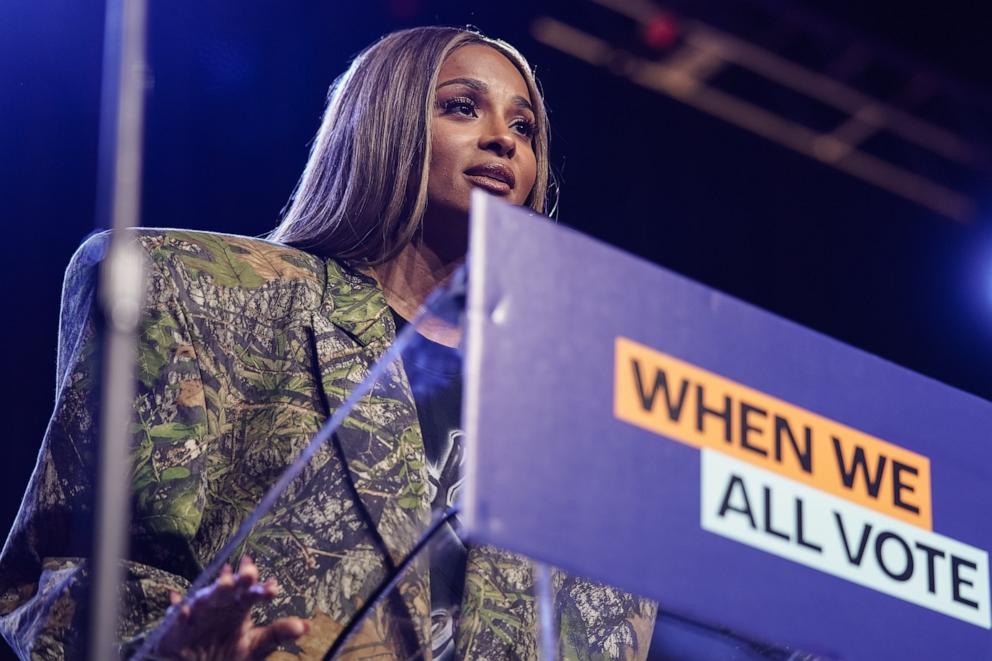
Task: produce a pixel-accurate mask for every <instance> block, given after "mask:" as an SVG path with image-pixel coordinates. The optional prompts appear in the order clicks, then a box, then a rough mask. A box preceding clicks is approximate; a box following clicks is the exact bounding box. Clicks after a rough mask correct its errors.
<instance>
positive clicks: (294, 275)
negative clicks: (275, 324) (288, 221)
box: [132, 228, 325, 289]
mask: <svg viewBox="0 0 992 661" xmlns="http://www.w3.org/2000/svg"><path fill="white" fill-rule="evenodd" d="M132 231H133V232H134V233H135V236H136V237H137V240H138V242H139V243H140V244H141V246H142V247H143V248H144V250H145V252H146V253H147V254H148V257H149V259H150V260H151V261H152V263H153V264H154V265H155V266H156V267H158V268H162V269H164V270H166V271H167V272H169V273H170V274H171V275H172V276H173V277H175V276H176V275H178V273H177V271H176V267H182V271H183V272H185V273H186V274H187V275H188V276H189V277H191V278H196V279H204V280H209V282H210V283H211V284H213V285H218V286H221V287H237V288H244V289H256V288H258V287H262V286H263V285H266V284H269V283H275V282H277V281H282V282H298V283H299V282H301V281H302V283H307V284H313V285H317V286H320V285H321V283H322V282H323V280H324V277H325V276H324V265H323V261H322V260H321V259H320V258H318V257H315V256H314V255H311V254H309V253H306V252H303V251H302V250H298V249H296V248H291V247H289V246H286V245H283V244H280V243H274V242H272V241H266V240H265V239H258V238H253V237H247V236H238V235H235V234H221V233H219V232H201V231H193V230H178V229H148V228H141V229H135V230H132Z"/></svg>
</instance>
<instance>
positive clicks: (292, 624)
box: [250, 617, 310, 659]
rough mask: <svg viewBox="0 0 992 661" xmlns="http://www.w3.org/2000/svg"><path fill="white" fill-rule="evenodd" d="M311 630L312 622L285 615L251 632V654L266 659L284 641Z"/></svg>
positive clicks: (253, 656)
mask: <svg viewBox="0 0 992 661" xmlns="http://www.w3.org/2000/svg"><path fill="white" fill-rule="evenodd" d="M309 631H310V622H309V621H307V620H303V619H301V618H298V617H284V618H280V619H278V620H276V621H274V622H272V623H271V624H268V625H266V626H264V627H255V629H253V630H252V632H251V636H252V640H251V643H250V644H251V647H250V649H251V656H252V658H255V659H264V658H265V657H266V656H268V655H269V654H271V653H272V652H274V651H275V649H276V648H277V647H279V645H281V644H282V643H285V642H287V641H290V640H295V639H297V638H299V637H300V636H302V635H304V634H306V633H308V632H309Z"/></svg>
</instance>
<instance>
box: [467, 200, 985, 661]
mask: <svg viewBox="0 0 992 661" xmlns="http://www.w3.org/2000/svg"><path fill="white" fill-rule="evenodd" d="M473 203H474V206H473V218H472V234H471V250H470V256H471V257H470V259H471V272H470V276H469V301H468V340H467V354H466V368H465V369H466V391H465V410H464V422H465V427H466V434H467V438H468V440H469V458H468V471H467V476H466V478H467V480H466V493H465V503H464V505H465V522H466V526H467V529H468V532H469V534H470V535H471V537H472V538H473V539H474V540H477V541H480V542H486V543H492V544H496V545H499V546H503V547H506V548H508V549H511V550H514V551H517V552H520V553H523V554H526V555H528V556H530V557H533V558H536V559H540V560H542V561H545V562H548V563H551V564H554V565H557V566H560V567H562V568H564V569H567V570H570V571H572V572H575V573H577V574H581V575H585V576H588V577H590V578H594V579H598V580H601V581H604V582H607V583H611V584H613V585H615V586H617V587H619V588H622V589H626V590H629V591H632V592H636V593H640V594H643V595H645V596H649V597H652V598H655V599H657V600H658V601H659V603H660V604H661V608H662V609H667V610H669V611H671V612H674V613H677V614H679V615H682V616H685V617H689V618H692V619H696V620H699V621H702V622H707V623H711V624H717V625H722V626H726V627H728V628H729V629H731V630H734V631H738V632H741V633H743V634H745V635H748V636H752V637H754V638H755V639H756V640H763V641H765V642H770V643H778V644H786V645H789V646H793V647H796V648H799V649H803V650H807V651H809V652H812V653H815V654H820V655H823V656H825V657H828V658H837V659H936V658H955V659H956V658H968V659H977V658H981V659H992V631H990V628H992V614H990V580H989V560H988V551H989V549H990V548H992V523H990V519H989V516H988V514H987V513H988V511H989V510H990V509H992V488H990V484H992V443H990V441H989V435H990V433H992V404H989V403H988V402H985V401H983V400H980V399H978V398H975V397H973V396H970V395H967V394H965V393H962V392H959V391H957V390H954V389H953V388H950V387H948V386H945V385H942V384H940V383H937V382H935V381H932V380H930V379H927V378H925V377H922V376H920V375H918V374H915V373H912V372H910V371H907V370H905V369H902V368H900V367H897V366H895V365H892V364H891V363H888V362H886V361H883V360H881V359H879V358H877V357H874V356H871V355H869V354H866V353H864V352H862V351H859V350H857V349H853V348H851V347H849V346H846V345H844V344H841V343H840V342H837V341H835V340H832V339H830V338H827V337H825V336H823V335H820V334H818V333H815V332H813V331H810V330H808V329H805V328H802V327H800V326H798V325H796V324H793V323H791V322H788V321H786V320H783V319H781V318H778V317H776V316H774V315H771V314H769V313H767V312H764V311H762V310H759V309H757V308H755V307H753V306H750V305H747V304H745V303H742V302H741V301H738V300H736V299H734V298H731V297H729V296H726V295H724V294H721V293H720V292H718V291H714V290H712V289H709V288H707V287H704V286H702V285H700V284H698V283H695V282H692V281H690V280H687V279H686V278H683V277H681V276H679V275H676V274H674V273H671V272H669V271H666V270H664V269H661V268H658V267H656V266H654V265H651V264H648V263H646V262H644V261H642V260H640V259H637V258H635V257H632V256H630V255H627V254H624V253H622V252H621V251H618V250H616V249H613V248H611V247H608V246H605V245H602V244H600V243H598V242H596V241H594V240H592V239H590V238H588V237H585V236H582V235H580V234H578V233H576V232H574V231H571V230H568V229H566V228H562V227H559V226H556V225H554V224H552V223H549V222H547V221H546V220H545V219H543V218H540V217H536V216H535V215H533V214H530V213H528V212H527V211H526V210H523V209H519V208H515V207H509V206H507V205H504V204H501V203H499V202H497V201H495V200H493V199H492V198H488V197H486V196H485V195H484V194H482V193H477V194H476V198H475V199H474V200H473Z"/></svg>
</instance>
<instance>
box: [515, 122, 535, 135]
mask: <svg viewBox="0 0 992 661" xmlns="http://www.w3.org/2000/svg"><path fill="white" fill-rule="evenodd" d="M511 128H512V129H513V130H514V131H516V132H517V133H519V134H520V135H522V136H524V137H525V138H533V137H534V134H535V133H536V132H537V127H536V126H535V124H534V122H532V121H529V120H526V119H521V120H518V121H516V122H514V123H513V124H512V126H511Z"/></svg>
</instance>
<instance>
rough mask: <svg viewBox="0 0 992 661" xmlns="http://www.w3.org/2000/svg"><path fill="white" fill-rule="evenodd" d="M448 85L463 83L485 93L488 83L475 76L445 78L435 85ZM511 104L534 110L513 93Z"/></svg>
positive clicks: (526, 101)
mask: <svg viewBox="0 0 992 661" xmlns="http://www.w3.org/2000/svg"><path fill="white" fill-rule="evenodd" d="M449 85H464V86H465V87H468V88H469V89H473V90H475V91H476V92H479V93H481V94H487V93H488V92H489V85H487V84H486V83H484V82H482V81H481V80H479V79H477V78H452V79H451V80H446V81H444V82H443V83H441V84H440V85H438V86H437V88H438V89H441V88H442V87H447V86H449ZM512 101H513V105H514V106H516V107H517V108H524V109H526V110H529V111H531V112H534V107H533V106H532V105H531V104H530V101H528V100H527V99H525V98H524V97H522V96H520V95H514V96H513V98H512Z"/></svg>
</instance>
